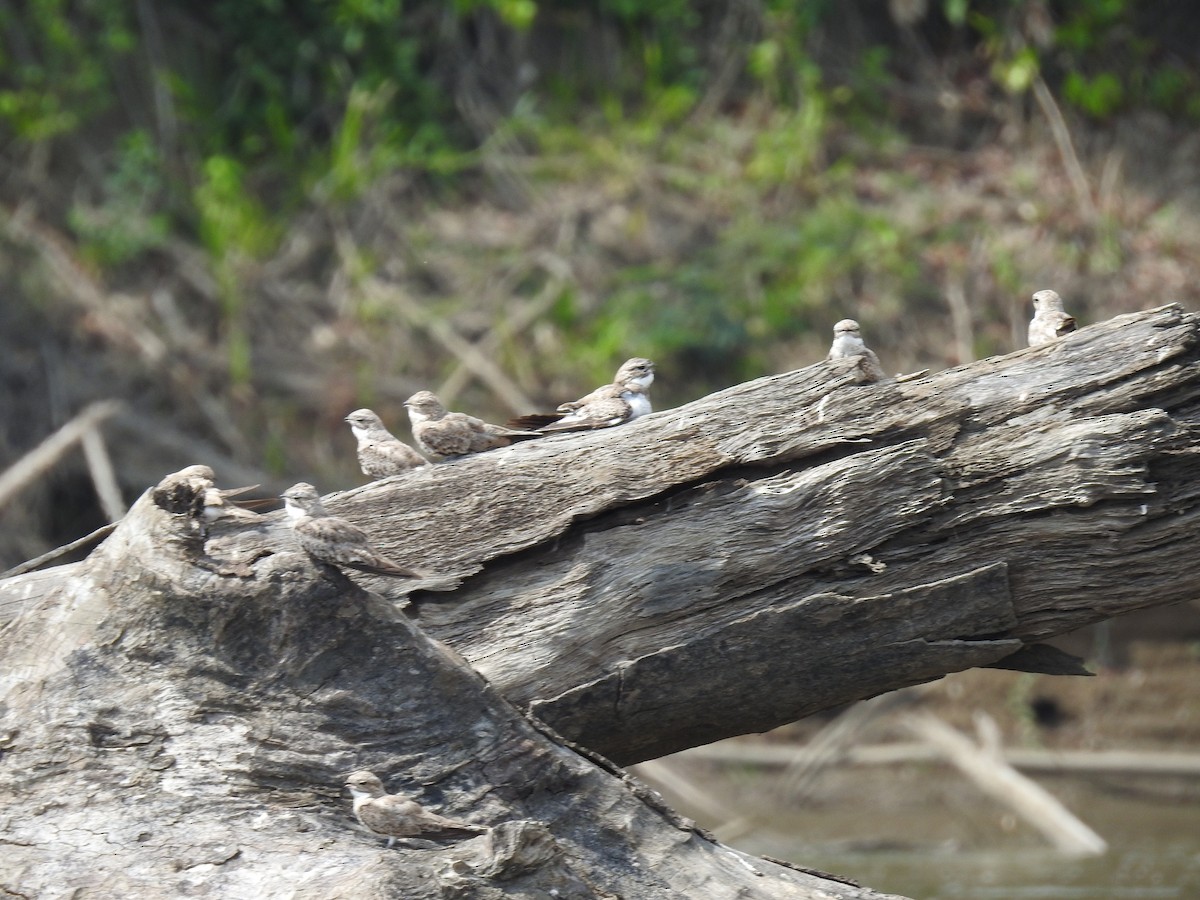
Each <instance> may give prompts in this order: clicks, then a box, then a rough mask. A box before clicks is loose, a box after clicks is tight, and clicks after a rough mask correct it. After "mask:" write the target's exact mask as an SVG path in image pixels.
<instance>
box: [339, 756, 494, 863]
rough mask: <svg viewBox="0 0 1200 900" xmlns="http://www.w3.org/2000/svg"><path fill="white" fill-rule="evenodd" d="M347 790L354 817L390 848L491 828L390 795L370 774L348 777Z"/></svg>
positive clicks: (481, 831) (353, 774) (352, 774)
mask: <svg viewBox="0 0 1200 900" xmlns="http://www.w3.org/2000/svg"><path fill="white" fill-rule="evenodd" d="M346 787H347V788H349V789H350V793H351V794H352V795H353V796H354V815H355V816H356V817H357V818H358V821H359V822H361V823H362V824H363V826H364V827H365V828H367V830H369V831H371V832H373V833H375V834H378V835H381V836H383V837H386V838H387V839H388V846H389V847H390V846H392V844H393V843H394V842H395V840H396V838H424V839H426V840H438V839H446V838H456V837H458V838H461V837H467V836H469V835H476V834H483V833H485V832H487V831H490V830H491V829H490V828H488V827H487V826H486V825H473V824H471V823H470V822H458V821H455V820H454V819H447V818H446V817H445V816H439V815H438V814H437V813H435V812H431V811H430V810H428V809H426V808H425V807H423V806H422V805H421V804H420V803H417V802H416V801H415V800H410V799H409V798H407V797H403V796H401V795H399V794H389V793H387V791H385V790H384V788H383V782H382V781H380V780H379V779H378V778H377V777H376V776H375V775H374V774H373V773H371V772H367V771H365V770H364V771H359V772H353V773H351V774H350V775H348V776H346Z"/></svg>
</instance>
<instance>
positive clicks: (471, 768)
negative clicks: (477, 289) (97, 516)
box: [0, 307, 1200, 898]
mask: <svg viewBox="0 0 1200 900" xmlns="http://www.w3.org/2000/svg"><path fill="white" fill-rule="evenodd" d="M1197 325H1198V323H1197V320H1196V317H1194V316H1192V315H1189V314H1185V313H1183V312H1182V311H1181V310H1179V309H1178V308H1176V307H1165V308H1163V309H1160V310H1154V311H1151V312H1147V313H1142V314H1139V315H1137V316H1130V317H1124V318H1122V319H1118V320H1113V321H1112V322H1108V323H1104V324H1102V325H1098V326H1094V327H1092V328H1089V329H1085V330H1084V331H1081V332H1079V333H1077V334H1075V335H1072V336H1069V337H1068V338H1066V339H1065V340H1063V341H1060V342H1058V343H1055V344H1053V345H1048V346H1046V347H1042V348H1038V349H1036V350H1027V351H1021V352H1018V353H1014V354H1010V355H1009V356H1006V357H1002V358H998V359H991V360H984V361H981V362H979V363H975V364H973V365H971V366H965V367H961V368H958V369H953V370H949V371H947V372H942V373H939V374H938V375H934V376H931V377H928V378H924V379H921V380H918V381H911V382H907V383H900V384H896V383H889V384H878V385H861V384H858V383H856V382H857V380H858V378H859V371H858V369H857V367H856V366H855V364H854V361H853V360H847V361H842V362H839V363H821V364H818V365H815V366H811V367H809V368H807V369H802V370H799V371H797V372H791V373H786V374H783V375H777V376H771V377H768V378H764V379H759V380H758V381H754V382H749V383H747V384H743V385H739V386H737V387H734V388H731V389H729V390H727V391H722V392H720V393H718V394H714V395H712V396H710V397H706V398H704V399H702V400H698V401H696V402H694V403H691V404H688V405H687V406H684V407H681V408H679V409H675V410H669V411H666V412H663V413H658V414H656V415H653V416H650V417H648V418H646V419H643V420H640V421H638V422H635V423H633V424H631V425H628V426H623V427H621V428H617V429H612V430H610V431H605V432H597V433H595V434H589V435H583V436H571V435H567V436H561V437H555V438H546V439H543V440H540V441H536V442H532V443H527V444H524V445H521V446H518V447H513V448H508V449H505V450H500V451H493V452H491V453H487V454H482V455H480V456H478V457H474V458H469V459H465V460H461V461H457V462H453V463H449V464H444V465H438V466H430V467H426V469H424V470H421V471H417V472H414V473H411V474H409V475H405V476H399V477H397V478H393V479H389V480H387V481H384V482H379V483H376V484H372V485H368V486H366V487H364V488H360V489H358V490H356V491H352V492H348V493H345V494H342V495H339V496H336V497H333V498H330V499H329V501H328V505H329V507H330V508H331V510H332V511H333V512H335V513H337V514H339V515H343V516H346V517H347V518H350V519H351V520H353V521H355V522H357V523H358V524H360V525H362V526H364V527H365V528H367V529H368V530H369V531H371V532H372V533H373V534H374V535H375V536H376V537H377V543H378V544H379V546H380V547H381V548H383V549H384V550H386V551H387V552H388V554H389V555H392V556H395V557H397V558H399V559H401V560H402V561H406V562H410V563H413V564H417V565H421V566H423V567H425V568H428V569H432V570H434V571H437V572H439V573H444V574H445V575H446V576H447V578H448V579H449V580H451V581H453V580H455V579H461V584H459V585H458V587H457V589H456V590H453V591H444V592H439V593H433V592H429V591H421V592H418V593H415V594H413V595H412V597H411V600H412V603H411V605H410V606H409V607H408V609H407V613H406V614H404V613H400V612H398V604H395V603H389V602H386V601H385V600H383V599H380V598H379V597H376V596H374V595H371V594H368V593H365V592H363V591H360V590H357V589H355V588H354V587H353V586H352V585H351V584H350V583H349V582H348V581H347V580H346V579H344V578H342V577H341V576H339V575H337V574H336V573H333V572H329V571H319V570H316V569H314V568H313V567H312V565H311V564H310V562H309V561H308V559H307V558H306V557H304V556H302V555H301V554H299V553H298V552H297V551H296V550H295V546H294V543H293V541H292V537H291V535H290V534H289V533H287V531H286V529H285V528H284V526H282V524H280V523H279V521H278V518H277V517H274V516H272V517H266V518H264V521H263V523H262V524H261V525H252V526H251V527H249V528H245V529H241V530H234V529H230V530H226V531H224V532H218V533H216V534H214V535H213V536H212V537H211V539H209V540H208V541H207V542H205V541H203V540H201V539H200V538H198V537H197V536H196V534H195V531H194V522H193V521H192V520H191V519H190V518H189V517H188V515H187V514H186V513H185V512H181V511H177V512H174V513H172V510H173V509H176V510H182V509H183V507H181V506H179V505H178V504H179V503H180V502H182V501H179V500H178V498H173V495H172V494H171V493H170V492H164V491H161V490H160V491H158V492H157V493H153V492H152V493H151V494H148V495H147V496H146V497H143V498H142V499H141V500H140V501H139V502H138V504H137V505H136V506H135V508H134V510H132V511H131V513H130V515H129V517H127V519H126V520H125V521H124V522H123V523H122V524H121V525H120V526H119V527H118V529H117V531H116V532H115V533H114V534H113V536H112V537H110V538H109V539H108V540H107V541H106V542H105V544H104V545H102V547H101V548H100V549H99V550H98V551H97V552H96V553H94V554H93V555H92V557H90V558H89V559H88V560H87V561H85V562H84V563H80V564H76V565H74V566H64V567H62V568H60V569H58V570H52V571H51V572H46V573H34V574H32V575H28V576H21V577H19V578H14V579H9V580H7V581H3V582H0V612H3V613H4V614H5V615H6V616H8V617H13V616H15V619H14V620H13V621H12V622H11V623H10V624H9V625H8V626H7V628H6V631H5V633H4V635H3V640H2V642H0V653H3V656H4V659H5V668H6V672H7V676H8V677H7V678H6V683H7V688H6V693H5V695H4V696H3V702H4V704H5V705H4V707H3V710H2V718H0V749H3V751H4V755H3V758H2V760H0V778H2V779H3V790H4V791H5V792H6V793H7V795H8V796H9V797H11V798H14V799H15V802H10V804H9V805H8V809H7V812H6V815H7V819H8V821H7V822H6V827H5V829H4V832H5V833H4V836H3V837H2V838H0V840H3V841H6V842H8V846H6V847H5V848H4V852H3V854H0V855H2V856H3V858H4V862H3V863H0V872H3V873H4V874H3V876H2V877H0V887H4V888H7V889H9V890H12V891H20V892H24V893H26V894H31V895H32V894H44V895H46V896H56V895H58V893H59V892H61V893H68V892H69V889H70V888H71V887H74V886H83V887H88V888H91V889H92V890H94V891H95V892H96V893H97V894H98V895H109V894H117V893H124V894H126V895H134V896H136V895H138V891H139V890H140V891H142V892H143V893H145V891H146V890H147V886H148V885H158V886H160V888H162V889H165V890H168V891H172V890H173V891H177V892H179V893H185V892H188V891H191V892H193V893H198V894H203V895H208V896H222V897H239V896H275V895H282V894H289V895H290V896H313V897H335V896H343V895H345V896H358V897H370V896H391V897H406V898H409V897H411V898H420V897H426V896H430V897H432V896H469V897H489V896H499V895H500V894H501V893H502V892H507V893H508V894H509V895H516V896H534V895H537V896H543V895H544V892H546V891H548V890H550V889H551V888H554V889H556V890H557V891H558V896H563V897H566V896H580V897H583V896H589V897H590V896H601V897H603V896H626V897H646V898H652V897H659V896H662V897H667V896H672V897H673V896H679V895H681V894H682V893H684V892H687V893H689V894H691V895H693V896H697V897H725V896H730V897H732V896H734V895H735V894H737V892H738V891H739V890H744V891H746V892H747V893H744V894H740V895H739V896H756V897H810V896H812V897H815V896H817V893H816V891H818V890H823V891H825V892H826V895H830V896H836V897H858V896H870V894H869V892H864V891H860V890H858V889H855V888H853V887H850V886H847V885H843V884H840V883H836V882H830V881H825V880H820V879H816V878H814V877H813V876H809V875H804V874H802V873H797V872H792V871H790V870H785V869H782V868H780V867H777V866H774V865H771V864H767V863H762V862H760V861H753V862H748V861H747V860H746V858H745V857H743V856H741V855H740V854H737V853H736V852H734V851H731V850H728V849H726V848H722V847H720V846H718V845H715V844H712V843H711V842H709V841H707V840H705V839H704V838H702V837H701V836H699V835H697V834H696V833H695V832H694V831H692V830H689V829H688V828H687V827H686V826H681V825H680V824H679V823H678V822H676V821H675V820H674V818H673V817H672V816H671V815H670V814H669V813H667V812H665V811H663V810H661V809H660V808H659V807H657V806H656V805H655V804H654V803H652V802H649V801H648V800H647V799H645V798H644V797H643V796H642V795H640V794H639V793H638V792H636V791H635V790H634V789H633V787H632V786H631V785H629V784H628V783H626V782H624V781H622V780H621V779H620V778H619V777H617V776H615V775H613V774H611V773H609V772H608V771H607V770H606V769H604V768H603V767H600V766H598V765H596V764H594V763H593V762H590V761H588V760H585V759H583V758H581V757H579V756H577V755H575V754H573V753H572V752H570V751H569V750H567V749H564V748H563V747H562V746H560V745H559V744H557V743H556V742H555V741H554V740H552V739H551V738H550V737H547V736H546V734H543V733H541V732H539V731H537V730H535V729H534V728H533V727H531V725H530V724H529V723H528V722H526V721H525V720H524V719H522V718H521V717H520V716H519V715H518V714H517V713H516V712H514V711H513V710H512V709H511V708H510V707H509V706H507V705H506V703H505V702H504V700H503V699H501V697H500V696H498V695H497V694H494V693H492V692H491V690H490V689H489V687H488V686H487V685H486V684H485V683H484V682H483V681H481V680H479V679H478V678H477V677H474V676H473V675H472V674H471V673H470V671H469V670H468V669H466V668H465V667H463V666H461V665H458V664H456V661H455V658H454V656H453V654H446V653H444V652H440V651H439V650H438V649H436V645H434V644H431V643H430V642H429V641H428V640H427V639H426V638H425V636H424V633H423V632H425V633H429V634H432V635H433V636H435V637H437V638H439V639H441V640H442V641H444V642H445V643H446V644H447V645H449V646H450V647H453V648H454V649H455V650H457V651H458V652H459V653H461V654H462V656H463V657H465V658H466V660H467V661H468V662H469V663H470V664H471V666H473V667H474V668H475V669H477V670H478V671H480V672H482V673H484V674H485V675H486V676H487V679H488V681H489V682H490V683H491V686H493V687H495V688H497V689H498V691H499V693H500V694H503V695H504V697H506V698H507V699H508V700H511V701H513V702H515V703H516V704H517V705H518V706H530V707H532V708H533V710H534V711H535V712H536V713H537V715H538V716H540V717H541V718H542V719H544V720H545V721H546V722H548V723H549V724H550V725H552V726H553V727H554V728H555V729H557V730H558V731H559V732H562V733H563V734H565V735H566V736H567V737H569V738H572V739H574V740H576V741H578V742H579V743H581V744H583V745H585V746H587V747H589V748H590V749H592V750H595V751H599V752H601V753H604V754H606V755H609V756H611V757H613V758H616V759H618V760H619V761H622V762H632V761H636V760H640V759H645V758H648V757H652V756H656V755H660V754H662V753H665V752H668V751H670V750H674V749H678V748H681V747H686V746H690V745H694V744H697V743H702V742H706V741H710V740H714V739H716V738H718V737H722V736H725V735H729V734H737V733H741V732H745V731H752V730H761V729H763V728H766V727H770V726H772V725H775V724H778V723H781V722H785V721H789V720H791V719H794V718H796V717H798V716H801V715H805V714H807V713H811V712H814V711H816V710H819V709H823V708H826V707H829V706H833V705H836V704H839V703H842V702H846V701H848V700H852V699H856V698H862V697H867V696H871V695H873V694H877V693H880V692H883V691H886V690H889V689H892V688H896V687H900V686H903V685H908V684H913V683H916V682H921V681H926V680H930V679H933V678H936V677H939V676H940V675H942V674H944V673H946V672H950V671H954V670H957V669H962V668H966V667H970V666H978V665H1018V666H1019V665H1038V664H1041V663H1042V662H1045V660H1044V659H1039V658H1037V657H1036V656H1033V655H1030V654H1029V653H1028V651H1027V650H1023V648H1026V646H1027V645H1029V644H1033V643H1035V642H1036V641H1038V640H1039V639H1041V638H1043V637H1045V636H1048V635H1051V634H1055V633H1058V632H1061V631H1065V630H1069V629H1073V628H1075V627H1078V626H1079V625H1083V624H1085V623H1087V622H1091V621H1096V620H1098V619H1102V618H1105V617H1108V616H1112V615H1116V614H1118V613H1121V612H1126V611H1129V610H1132V609H1137V608H1140V607H1144V606H1149V605H1154V604H1160V603H1169V602H1174V601H1178V600H1182V599H1187V598H1189V597H1192V596H1195V595H1196V593H1197V592H1196V582H1197V576H1196V575H1195V574H1194V567H1192V566H1190V565H1188V564H1187V560H1189V559H1190V558H1192V557H1193V556H1195V555H1196V553H1197V551H1200V529H1198V528H1197V517H1198V515H1200V496H1198V495H1200V478H1197V474H1198V472H1197V460H1198V455H1197V447H1196V430H1195V424H1196V419H1197V415H1198V410H1200V365H1198V364H1197V349H1196V344H1197V340H1196V338H1197ZM364 583H367V584H369V585H370V586H371V587H373V588H375V589H376V590H379V591H380V592H385V595H386V596H388V597H389V599H392V600H399V599H402V597H401V595H400V594H398V593H397V591H398V590H400V589H403V587H404V584H400V585H397V584H396V583H394V582H393V583H386V582H384V581H382V580H377V579H365V580H364ZM410 618H411V619H414V620H415V621H416V622H417V623H418V624H419V625H420V626H421V630H417V629H414V628H413V627H412V625H411V624H410ZM1014 654H1016V655H1015V656H1014ZM1050 662H1052V663H1053V662H1054V660H1050ZM361 767H366V768H374V769H376V770H377V771H378V772H379V774H381V775H384V776H385V780H388V781H389V783H390V784H391V785H393V786H396V785H404V786H407V787H408V788H409V789H410V791H412V792H414V793H416V794H417V795H418V798H419V799H422V800H424V801H425V802H427V803H431V804H432V805H435V806H436V807H437V808H438V811H440V812H443V813H448V814H452V815H454V816H455V817H459V818H470V819H472V820H473V821H477V822H487V823H498V822H505V821H516V822H517V824H514V825H512V826H509V827H508V830H507V831H504V832H503V833H502V834H503V835H504V836H505V839H504V840H501V841H499V842H498V845H497V848H493V850H491V851H487V850H485V849H483V848H473V842H467V843H466V844H464V845H462V846H461V847H460V848H458V849H457V850H454V851H411V850H401V851H396V850H393V851H387V852H383V851H382V850H381V849H380V847H379V845H378V842H377V841H376V839H374V838H372V837H369V836H365V835H364V834H363V833H362V832H360V831H358V830H356V828H355V827H354V826H353V825H352V823H351V820H350V819H349V815H348V807H349V804H348V803H347V802H346V800H345V799H344V798H343V797H341V796H340V795H339V786H340V776H341V775H343V774H345V773H346V772H347V771H348V770H349V769H352V768H361ZM523 820H535V821H538V822H543V823H545V825H546V826H547V828H548V832H547V831H546V830H545V829H541V827H540V826H535V825H521V824H520V823H519V822H520V821H523ZM547 835H548V836H547ZM455 855H457V856H459V857H461V859H460V860H459V862H457V863H455V862H454V857H455ZM752 868H753V869H754V871H752ZM9 872H11V873H13V874H9ZM164 886H165V887H164Z"/></svg>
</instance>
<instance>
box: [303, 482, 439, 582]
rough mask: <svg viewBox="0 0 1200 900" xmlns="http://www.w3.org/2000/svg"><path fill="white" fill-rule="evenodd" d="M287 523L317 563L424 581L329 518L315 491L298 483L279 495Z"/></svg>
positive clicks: (362, 535)
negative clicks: (283, 504)
mask: <svg viewBox="0 0 1200 900" xmlns="http://www.w3.org/2000/svg"><path fill="white" fill-rule="evenodd" d="M282 496H283V501H284V503H285V504H287V505H286V511H287V517H288V523H289V524H290V525H291V526H292V529H293V530H294V531H295V532H296V539H297V540H298V541H299V542H300V546H301V547H302V548H303V549H304V551H305V552H306V553H307V554H308V555H309V556H311V557H312V558H313V559H315V560H316V561H317V562H322V563H328V564H329V565H331V566H338V567H339V568H349V569H358V570H359V571H361V572H371V573H373V574H375V575H393V576H395V577H397V578H424V577H426V575H425V573H423V572H421V571H419V570H416V569H409V568H406V567H404V566H401V565H400V564H399V563H395V562H392V561H391V560H390V559H388V558H387V557H386V556H382V555H380V554H379V553H378V552H377V551H376V550H375V549H374V548H373V547H372V546H371V539H370V537H368V535H367V533H366V532H365V531H363V530H362V529H361V528H359V527H358V526H357V525H352V524H351V523H350V522H347V521H346V520H345V519H341V518H338V517H337V516H331V515H329V513H327V512H325V507H324V506H322V505H321V498H320V496H319V495H318V494H317V489H316V488H314V487H313V486H312V485H311V484H306V483H305V482H303V481H302V482H300V483H299V484H294V485H292V486H291V487H290V488H288V489H287V490H286V491H284V492H283V494H282Z"/></svg>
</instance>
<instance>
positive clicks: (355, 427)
mask: <svg viewBox="0 0 1200 900" xmlns="http://www.w3.org/2000/svg"><path fill="white" fill-rule="evenodd" d="M346 421H347V422H349V423H350V430H351V431H353V432H354V436H355V437H356V438H357V439H358V465H359V466H360V467H361V468H362V472H363V474H364V475H367V476H369V477H371V478H387V477H388V476H389V475H399V474H400V473H401V472H407V471H408V470H410V469H415V468H416V467H417V466H424V465H426V464H427V463H428V462H429V461H428V460H427V459H425V457H423V456H422V455H421V454H420V453H418V452H417V451H416V450H414V449H413V448H412V447H410V446H408V444H406V443H404V441H402V440H400V439H399V438H397V437H396V436H395V435H394V434H392V433H391V432H390V431H388V430H387V428H385V427H384V425H383V422H382V421H380V419H379V416H377V415H375V413H374V412H373V411H372V410H369V409H356V410H355V411H354V412H352V413H350V415H348V416H346Z"/></svg>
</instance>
